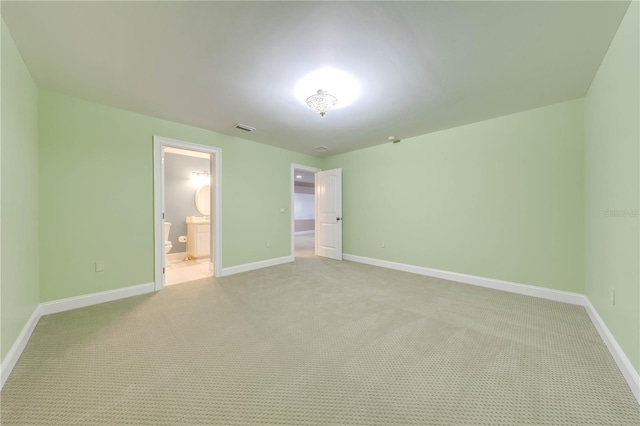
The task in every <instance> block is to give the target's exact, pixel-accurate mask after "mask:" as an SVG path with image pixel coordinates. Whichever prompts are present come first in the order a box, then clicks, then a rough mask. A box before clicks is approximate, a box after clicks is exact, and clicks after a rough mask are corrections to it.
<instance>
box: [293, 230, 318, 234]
mask: <svg viewBox="0 0 640 426" xmlns="http://www.w3.org/2000/svg"><path fill="white" fill-rule="evenodd" d="M315 233H316V231H314V230H313V229H312V230H311V231H296V232H294V235H304V234H315Z"/></svg>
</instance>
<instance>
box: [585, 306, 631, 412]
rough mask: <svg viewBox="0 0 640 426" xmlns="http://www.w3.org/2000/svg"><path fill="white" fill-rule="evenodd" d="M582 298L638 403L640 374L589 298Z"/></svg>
mask: <svg viewBox="0 0 640 426" xmlns="http://www.w3.org/2000/svg"><path fill="white" fill-rule="evenodd" d="M584 300H585V304H584V307H585V309H586V310H587V314H589V318H591V322H593V325H594V326H595V328H596V330H598V334H600V337H601V338H602V341H603V342H604V344H605V345H607V348H608V349H609V352H610V353H611V356H612V357H613V360H614V361H615V362H616V365H617V366H618V368H619V369H620V372H621V373H622V375H623V376H624V379H625V380H626V381H627V384H628V385H629V387H630V388H631V392H633V395H634V396H635V397H636V401H638V404H640V375H638V372H637V371H636V370H635V368H633V365H632V364H631V361H630V360H629V358H628V357H627V355H626V354H625V353H624V351H623V350H622V348H621V347H620V345H619V344H618V342H617V341H616V338H615V337H613V334H611V331H609V328H608V327H607V325H606V324H605V323H604V320H603V319H602V317H601V316H600V314H599V313H598V311H597V310H596V308H595V307H594V306H593V305H592V304H591V301H590V300H589V298H587V297H586V296H585V298H584Z"/></svg>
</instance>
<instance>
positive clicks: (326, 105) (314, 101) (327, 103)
mask: <svg viewBox="0 0 640 426" xmlns="http://www.w3.org/2000/svg"><path fill="white" fill-rule="evenodd" d="M337 103H338V98H336V97H335V96H333V95H330V94H328V93H327V91H326V90H322V89H320V90H318V93H316V94H315V95H311V96H309V97H308V98H307V105H309V108H311V109H312V110H313V112H317V113H318V114H320V115H321V116H322V117H324V115H325V114H326V113H328V112H329V111H331V108H333V107H334V106H335V105H336V104H337Z"/></svg>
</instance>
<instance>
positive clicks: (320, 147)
mask: <svg viewBox="0 0 640 426" xmlns="http://www.w3.org/2000/svg"><path fill="white" fill-rule="evenodd" d="M313 150H314V151H315V152H327V151H329V148H327V147H326V146H324V145H318V146H316V147H315V148H313Z"/></svg>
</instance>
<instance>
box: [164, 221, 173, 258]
mask: <svg viewBox="0 0 640 426" xmlns="http://www.w3.org/2000/svg"><path fill="white" fill-rule="evenodd" d="M170 230H171V222H165V223H164V264H165V265H168V264H169V262H167V253H169V252H170V251H171V248H172V247H173V244H171V241H169V231H170Z"/></svg>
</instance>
